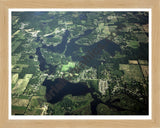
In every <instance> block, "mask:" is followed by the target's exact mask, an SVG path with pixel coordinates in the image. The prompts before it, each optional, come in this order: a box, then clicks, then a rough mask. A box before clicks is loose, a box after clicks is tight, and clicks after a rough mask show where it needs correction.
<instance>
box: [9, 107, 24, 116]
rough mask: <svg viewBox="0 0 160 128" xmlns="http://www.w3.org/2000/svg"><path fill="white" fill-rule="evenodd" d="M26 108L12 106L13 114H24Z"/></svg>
mask: <svg viewBox="0 0 160 128" xmlns="http://www.w3.org/2000/svg"><path fill="white" fill-rule="evenodd" d="M25 110H26V107H24V106H23V107H22V106H12V115H24V112H25Z"/></svg>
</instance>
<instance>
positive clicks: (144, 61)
mask: <svg viewBox="0 0 160 128" xmlns="http://www.w3.org/2000/svg"><path fill="white" fill-rule="evenodd" d="M138 62H139V63H140V64H143V65H148V61H147V60H138Z"/></svg>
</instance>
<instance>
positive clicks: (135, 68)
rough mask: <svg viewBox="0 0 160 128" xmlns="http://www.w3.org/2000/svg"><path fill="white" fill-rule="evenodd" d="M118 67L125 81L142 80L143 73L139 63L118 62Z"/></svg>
mask: <svg viewBox="0 0 160 128" xmlns="http://www.w3.org/2000/svg"><path fill="white" fill-rule="evenodd" d="M119 69H120V70H123V71H124V79H125V81H128V80H136V81H139V82H141V81H143V75H142V72H141V70H140V67H139V65H129V64H120V65H119Z"/></svg>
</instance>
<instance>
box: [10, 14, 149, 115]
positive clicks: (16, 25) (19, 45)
mask: <svg viewBox="0 0 160 128" xmlns="http://www.w3.org/2000/svg"><path fill="white" fill-rule="evenodd" d="M148 43H149V42H148V13H147V12H12V114H13V115H148V95H149V94H148V89H149V87H148V83H149V81H148V80H149V79H148V73H149V71H148V62H149V59H148V57H149V56H148Z"/></svg>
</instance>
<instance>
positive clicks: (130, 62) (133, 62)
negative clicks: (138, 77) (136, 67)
mask: <svg viewBox="0 0 160 128" xmlns="http://www.w3.org/2000/svg"><path fill="white" fill-rule="evenodd" d="M129 64H138V61H137V60H129Z"/></svg>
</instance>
